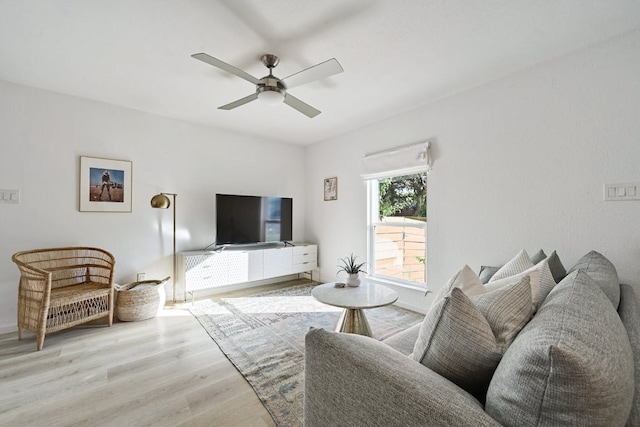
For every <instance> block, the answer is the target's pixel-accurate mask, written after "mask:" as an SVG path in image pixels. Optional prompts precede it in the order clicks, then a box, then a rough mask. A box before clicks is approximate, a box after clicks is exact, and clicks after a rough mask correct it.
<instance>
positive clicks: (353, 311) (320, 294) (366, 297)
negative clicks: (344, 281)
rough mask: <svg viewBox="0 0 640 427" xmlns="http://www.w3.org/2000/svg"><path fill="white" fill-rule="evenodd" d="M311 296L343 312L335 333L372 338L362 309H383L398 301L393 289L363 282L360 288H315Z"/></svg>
mask: <svg viewBox="0 0 640 427" xmlns="http://www.w3.org/2000/svg"><path fill="white" fill-rule="evenodd" d="M311 295H313V297H314V298H315V299H317V300H318V301H320V302H321V303H324V304H328V305H332V306H334V307H342V308H344V311H343V313H342V316H341V317H340V320H339V321H338V326H337V327H336V332H347V333H351V334H360V335H366V336H369V337H371V336H373V335H372V334H371V328H370V327H369V322H368V321H367V317H366V316H365V315H364V311H363V310H364V309H367V308H376V307H383V306H385V305H389V304H393V303H394V302H396V301H397V300H398V294H397V292H396V291H394V290H393V289H390V288H388V287H386V286H383V285H378V284H376V283H373V282H367V281H366V280H363V281H362V283H361V284H360V286H357V287H349V286H345V287H344V288H337V287H336V286H335V282H331V283H325V284H322V285H318V286H316V287H315V288H314V289H313V290H312V291H311Z"/></svg>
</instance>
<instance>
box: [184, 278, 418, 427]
mask: <svg viewBox="0 0 640 427" xmlns="http://www.w3.org/2000/svg"><path fill="white" fill-rule="evenodd" d="M314 285H315V284H304V285H294V286H290V287H286V288H282V289H276V290H271V291H266V292H260V293H256V294H253V295H249V296H241V297H220V298H212V299H207V300H201V301H197V302H196V303H195V304H194V305H193V307H192V308H191V313H192V314H193V315H194V316H195V317H196V318H197V319H198V321H199V322H200V324H202V326H203V327H204V328H205V330H206V331H207V332H208V333H209V335H210V336H211V338H213V339H214V340H215V342H216V343H217V344H218V346H219V347H220V349H221V350H222V351H223V352H224V353H225V354H226V355H227V357H228V358H229V360H230V361H231V362H232V363H233V364H234V365H235V367H236V368H237V369H238V371H239V372H240V373H241V374H242V375H243V376H244V377H245V378H246V379H247V381H248V382H249V384H251V386H252V387H253V389H254V390H255V392H256V394H257V395H258V397H259V398H260V400H261V401H262V402H263V404H264V406H265V408H267V410H268V411H269V413H270V414H271V416H272V417H273V419H274V421H275V422H276V424H277V425H278V426H280V427H289V426H302V420H303V418H302V410H303V401H304V336H305V334H306V333H307V331H308V330H309V328H310V327H312V326H313V327H314V328H324V329H327V330H335V328H336V325H337V324H338V318H339V317H340V314H341V313H342V309H340V308H337V307H332V306H328V305H325V304H322V303H319V302H318V301H316V300H315V299H314V298H313V297H312V296H311V290H312V289H313V286H314ZM365 313H366V316H367V320H368V321H369V325H370V326H371V330H372V332H373V335H374V336H375V337H376V338H377V339H380V340H382V339H385V338H388V337H390V336H392V335H394V334H396V333H398V332H400V331H402V330H404V329H406V328H408V327H410V326H412V325H414V324H416V323H418V322H420V321H422V318H423V316H422V315H420V314H418V313H415V312H412V311H409V310H404V309H401V308H399V307H396V306H387V307H380V308H374V309H369V310H366V312H365Z"/></svg>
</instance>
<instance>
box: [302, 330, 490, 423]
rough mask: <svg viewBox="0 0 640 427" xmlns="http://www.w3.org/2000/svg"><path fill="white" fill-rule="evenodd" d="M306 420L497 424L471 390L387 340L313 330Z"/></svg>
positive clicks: (307, 369)
mask: <svg viewBox="0 0 640 427" xmlns="http://www.w3.org/2000/svg"><path fill="white" fill-rule="evenodd" d="M305 341H306V346H305V401H304V421H305V422H304V425H305V426H306V427H316V426H323V427H324V426H331V425H344V426H354V427H355V426H378V425H379V426H398V427H400V426H402V427H405V426H408V425H431V426H499V425H500V424H498V423H497V422H496V421H495V420H494V419H493V418H491V417H490V416H489V415H488V414H487V413H486V412H484V409H483V407H482V405H481V404H480V403H479V402H478V401H477V400H476V399H475V398H474V397H472V396H471V395H470V394H468V393H467V392H465V391H464V390H462V389H461V388H459V387H458V386H456V385H455V384H453V383H452V382H450V381H448V380H447V379H445V378H443V377H441V376H440V375H438V374H436V373H435V372H433V371H432V370H430V369H428V368H427V367H425V366H423V365H421V364H420V363H418V362H416V361H414V360H412V359H409V358H408V357H407V356H404V355H403V354H402V353H400V352H398V351H396V350H394V349H392V348H391V347H389V346H387V345H386V344H384V343H381V342H379V341H376V340H374V339H372V338H368V337H363V336H360V335H352V334H341V333H335V332H327V331H325V330H323V329H313V328H312V329H311V330H310V331H309V332H308V333H307V335H306V340H305Z"/></svg>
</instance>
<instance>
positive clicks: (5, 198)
mask: <svg viewBox="0 0 640 427" xmlns="http://www.w3.org/2000/svg"><path fill="white" fill-rule="evenodd" d="M0 203H2V204H6V203H12V204H15V205H17V204H19V203H20V190H0Z"/></svg>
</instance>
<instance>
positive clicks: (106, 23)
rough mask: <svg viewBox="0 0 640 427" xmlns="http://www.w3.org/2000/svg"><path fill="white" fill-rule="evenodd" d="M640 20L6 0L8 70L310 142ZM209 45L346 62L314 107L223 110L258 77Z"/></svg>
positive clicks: (139, 106)
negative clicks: (240, 73) (236, 72)
mask: <svg viewBox="0 0 640 427" xmlns="http://www.w3.org/2000/svg"><path fill="white" fill-rule="evenodd" d="M637 28H640V2H639V1H637V0H609V1H605V0H537V1H533V0H395V1H394V0H377V1H375V0H332V1H329V0H308V1H301V0H269V1H264V0H263V1H258V0H218V1H213V0H108V1H107V0H0V80H6V81H9V82H15V83H19V84H24V85H28V86H34V87H38V88H43V89H48V90H52V91H57V92H62V93H66V94H71V95H75V96H79V97H83V98H89V99H93V100H98V101H103V102H106V103H109V104H114V105H118V106H123V107H128V108H132V109H136V110H141V111H146V112H150V113H154V114H159V115H161V116H166V117H172V118H176V119H180V120H185V121H188V122H194V123H199V124H202V125H205V126H211V127H217V128H224V129H228V130H232V131H237V132H243V133H248V134H252V135H260V136H261V137H263V138H265V137H266V138H268V139H272V140H276V141H282V142H287V143H295V144H303V145H306V144H311V143H314V142H318V141H322V140H324V139H327V138H330V137H332V136H335V135H338V134H341V133H344V132H347V131H350V130H353V129H357V128H360V127H362V126H365V125H367V124H370V123H372V122H375V121H378V120H381V119H384V118H386V117H389V116H393V115H396V114H398V113H400V112H402V111H406V110H410V109H413V108H416V107H418V106H420V105H424V104H427V103H429V102H432V101H434V100H436V99H439V98H442V97H445V96H447V95H451V94H453V93H456V92H459V91H461V90H465V89H468V88H470V87H473V86H476V85H478V84H482V83H484V82H487V81H490V80H494V79H496V78H499V77H502V76H505V75H507V74H511V73H514V72H517V71H519V70H522V69H525V68H527V67H530V66H532V65H535V64H537V63H540V62H544V61H547V60H549V59H551V58H555V57H558V56H562V55H565V54H567V53H569V52H571V51H574V50H576V49H580V48H583V47H585V46H588V45H590V44H593V43H597V42H599V41H602V40H606V39H608V38H611V37H615V36H617V35H619V34H622V33H625V32H628V31H631V30H634V29H637ZM197 52H205V53H208V54H209V55H211V56H214V57H217V58H219V59H221V60H223V61H225V62H228V63H230V64H232V65H234V66H236V67H238V68H241V69H243V70H245V71H247V72H248V73H250V74H252V75H254V76H255V77H258V78H260V77H263V76H264V75H266V74H267V70H266V68H264V66H263V65H262V64H261V63H260V56H261V55H262V54H264V53H273V54H276V55H278V56H279V57H280V65H279V66H278V67H277V68H276V69H275V71H274V74H275V75H276V76H279V77H281V78H283V77H285V76H288V75H290V74H293V73H295V72H297V71H300V70H302V69H304V68H307V67H309V66H312V65H314V64H317V63H319V62H322V61H324V60H327V59H330V58H334V57H335V58H336V59H338V61H340V63H341V64H342V66H343V68H344V70H345V71H344V73H341V74H337V75H335V76H332V77H328V78H326V79H323V80H320V81H316V82H312V83H308V84H306V85H303V86H300V87H296V88H293V89H291V94H292V95H294V96H296V97H298V98H299V99H301V100H303V101H305V102H306V103H308V104H310V105H312V106H314V107H315V108H318V109H319V110H321V111H322V114H320V115H319V116H317V117H316V118H313V119H310V118H308V117H306V116H304V115H302V114H300V113H299V112H297V111H295V110H294V109H292V108H290V107H288V106H286V105H278V106H275V107H269V106H267V105H264V104H261V103H260V102H259V101H255V102H252V103H250V104H246V105H244V106H242V107H239V108H237V109H235V110H231V111H223V110H218V109H217V107H219V106H220V105H223V104H227V103H229V102H231V101H235V100H236V99H239V98H242V97H244V96H246V95H249V94H251V93H253V91H254V90H255V88H254V86H253V85H252V84H251V83H249V82H247V81H245V80H242V79H240V78H238V77H236V76H233V75H230V74H228V73H225V72H223V71H221V70H218V69H216V68H214V67H212V66H210V65H207V64H205V63H203V62H200V61H197V60H195V59H193V58H191V57H190V55H191V54H193V53H197Z"/></svg>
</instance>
